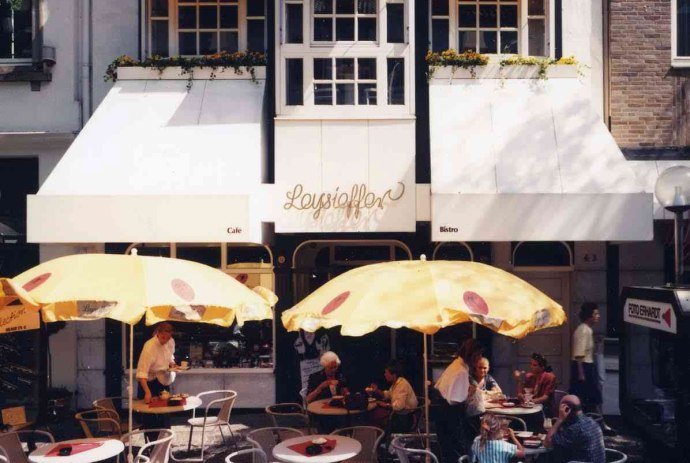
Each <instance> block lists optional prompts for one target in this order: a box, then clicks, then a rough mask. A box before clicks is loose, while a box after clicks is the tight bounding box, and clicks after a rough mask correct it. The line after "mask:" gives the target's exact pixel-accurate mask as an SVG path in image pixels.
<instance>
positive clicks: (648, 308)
mask: <svg viewBox="0 0 690 463" xmlns="http://www.w3.org/2000/svg"><path fill="white" fill-rule="evenodd" d="M623 319H624V320H625V321H626V322H628V323H632V324H634V325H641V326H646V327H648V328H653V329H655V330H661V331H666V332H669V333H676V332H677V331H676V314H675V312H674V311H673V306H672V305H671V304H669V303H667V302H657V301H646V300H643V299H632V298H630V299H626V300H625V307H624V308H623Z"/></svg>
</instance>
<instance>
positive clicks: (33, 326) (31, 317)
mask: <svg viewBox="0 0 690 463" xmlns="http://www.w3.org/2000/svg"><path fill="white" fill-rule="evenodd" d="M40 325H41V321H40V320H39V315H38V311H36V310H35V309H30V308H27V307H24V306H16V307H12V306H8V307H5V308H3V309H0V334H5V333H14V332H15V331H26V330H37V329H38V328H39V326H40Z"/></svg>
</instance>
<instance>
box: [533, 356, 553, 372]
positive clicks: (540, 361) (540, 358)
mask: <svg viewBox="0 0 690 463" xmlns="http://www.w3.org/2000/svg"><path fill="white" fill-rule="evenodd" d="M532 360H534V361H535V362H537V363H538V364H539V366H540V367H542V368H543V369H544V371H549V372H551V371H553V368H551V367H550V366H549V362H548V360H546V357H544V356H543V355H541V354H540V353H539V352H535V353H533V354H532Z"/></svg>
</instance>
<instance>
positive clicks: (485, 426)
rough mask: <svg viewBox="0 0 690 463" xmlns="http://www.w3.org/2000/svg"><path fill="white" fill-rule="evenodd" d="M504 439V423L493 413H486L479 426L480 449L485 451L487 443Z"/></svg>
mask: <svg viewBox="0 0 690 463" xmlns="http://www.w3.org/2000/svg"><path fill="white" fill-rule="evenodd" d="M501 438H503V423H502V420H501V419H500V418H498V417H497V416H496V415H494V414H493V413H485V414H484V416H483V417H482V421H481V423H480V425H479V448H480V449H482V450H484V446H485V445H486V443H487V441H490V440H501Z"/></svg>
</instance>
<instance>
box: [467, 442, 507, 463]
mask: <svg viewBox="0 0 690 463" xmlns="http://www.w3.org/2000/svg"><path fill="white" fill-rule="evenodd" d="M480 439H481V438H480V437H476V438H475V439H474V443H472V461H473V462H475V463H477V462H478V463H509V462H510V459H511V458H513V457H514V456H515V455H516V454H517V445H515V444H511V443H510V442H506V441H502V440H488V441H486V444H484V448H483V449H482V448H480V447H481V440H480Z"/></svg>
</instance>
